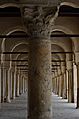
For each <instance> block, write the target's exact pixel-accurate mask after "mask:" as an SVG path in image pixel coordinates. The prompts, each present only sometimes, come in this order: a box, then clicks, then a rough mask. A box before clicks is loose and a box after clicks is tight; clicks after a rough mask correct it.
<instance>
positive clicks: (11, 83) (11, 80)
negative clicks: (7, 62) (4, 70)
mask: <svg viewBox="0 0 79 119" xmlns="http://www.w3.org/2000/svg"><path fill="white" fill-rule="evenodd" d="M10 73H11V79H10V86H11V87H10V90H11V91H10V97H11V99H12V90H13V89H12V88H13V87H12V85H13V73H12V70H11V71H10Z"/></svg>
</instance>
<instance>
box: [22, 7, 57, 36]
mask: <svg viewBox="0 0 79 119" xmlns="http://www.w3.org/2000/svg"><path fill="white" fill-rule="evenodd" d="M55 12H56V7H53V8H52V7H40V6H28V7H25V8H24V9H23V17H24V23H25V25H26V27H27V29H28V31H29V33H30V35H31V36H32V37H49V35H50V29H51V26H50V20H51V18H52V17H54V14H55Z"/></svg>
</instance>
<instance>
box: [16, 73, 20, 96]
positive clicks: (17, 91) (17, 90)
mask: <svg viewBox="0 0 79 119" xmlns="http://www.w3.org/2000/svg"><path fill="white" fill-rule="evenodd" d="M19 80H20V79H19V74H17V86H16V87H17V89H16V96H19V88H20V87H19Z"/></svg>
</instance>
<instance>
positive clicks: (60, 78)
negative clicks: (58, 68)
mask: <svg viewBox="0 0 79 119" xmlns="http://www.w3.org/2000/svg"><path fill="white" fill-rule="evenodd" d="M61 80H62V77H61V74H60V76H59V97H61V91H62V89H61Z"/></svg>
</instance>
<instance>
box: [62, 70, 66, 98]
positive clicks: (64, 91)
mask: <svg viewBox="0 0 79 119" xmlns="http://www.w3.org/2000/svg"><path fill="white" fill-rule="evenodd" d="M63 75H64V76H63V78H64V82H63V98H64V99H67V78H66V72H65V73H64V74H63Z"/></svg>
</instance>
